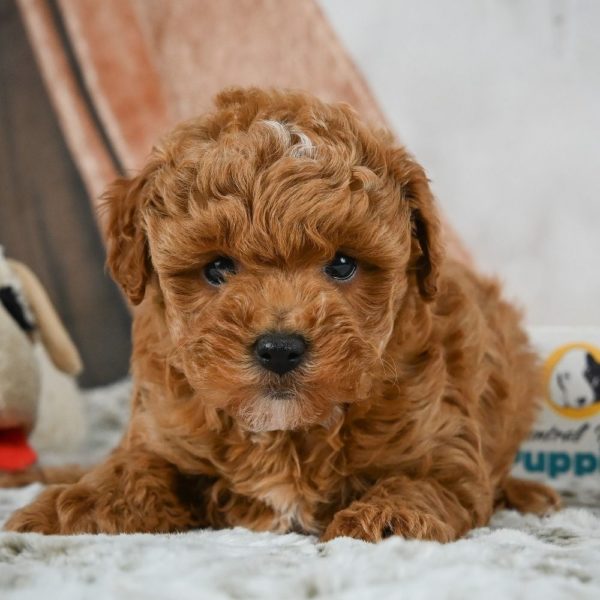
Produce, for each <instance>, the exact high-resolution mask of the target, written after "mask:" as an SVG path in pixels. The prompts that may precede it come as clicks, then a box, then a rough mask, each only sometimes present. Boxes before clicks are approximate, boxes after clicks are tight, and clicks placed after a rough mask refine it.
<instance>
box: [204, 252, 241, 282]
mask: <svg viewBox="0 0 600 600" xmlns="http://www.w3.org/2000/svg"><path fill="white" fill-rule="evenodd" d="M235 272H236V269H235V263H234V262H233V259H231V258H229V257H228V256H219V257H217V258H215V260H213V261H212V262H209V263H208V264H207V265H206V266H205V267H204V269H203V273H204V277H205V279H206V281H208V283H210V285H221V284H223V283H225V279H226V276H227V274H231V273H235Z"/></svg>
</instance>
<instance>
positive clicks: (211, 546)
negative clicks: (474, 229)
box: [0, 383, 600, 600]
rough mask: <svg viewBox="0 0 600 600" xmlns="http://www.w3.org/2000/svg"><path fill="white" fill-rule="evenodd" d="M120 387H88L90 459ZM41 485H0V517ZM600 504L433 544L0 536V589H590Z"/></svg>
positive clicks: (500, 521) (59, 458) (598, 579)
mask: <svg viewBox="0 0 600 600" xmlns="http://www.w3.org/2000/svg"><path fill="white" fill-rule="evenodd" d="M128 392H129V384H128V383H121V384H118V385H115V386H111V387H109V388H105V389H102V390H95V391H93V392H89V393H88V394H87V397H86V404H87V407H88V410H89V418H90V425H91V426H90V432H91V433H90V436H89V437H88V440H87V444H86V447H85V448H84V449H83V450H82V451H80V452H78V453H77V454H76V455H70V456H69V455H68V454H61V453H58V452H57V453H55V454H54V455H45V456H44V460H45V462H47V463H60V462H65V461H70V460H79V461H80V462H94V461H96V460H98V459H99V458H100V457H101V456H102V455H104V454H105V453H106V452H107V451H108V449H110V448H111V447H112V446H114V445H115V444H116V443H117V441H118V438H119V435H120V432H121V430H122V427H123V425H124V423H125V421H126V418H127V396H128ZM40 490H41V486H40V485H38V484H35V485H31V486H29V487H26V488H23V489H16V490H13V489H10V490H0V521H2V522H3V521H4V520H5V519H6V518H7V516H8V515H9V513H10V512H11V511H12V510H14V509H15V508H17V507H19V506H21V505H23V504H25V503H27V502H29V501H30V500H31V499H32V498H33V497H34V496H35V495H36V494H37V493H38V492H39V491H40ZM599 565H600V512H599V511H598V510H597V509H594V508H574V507H570V508H568V509H566V510H563V511H562V512H560V513H557V514H555V515H552V516H550V517H547V518H541V519H540V518H537V517H532V516H522V515H519V514H516V513H514V512H508V511H505V512H501V513H498V514H497V515H496V516H495V517H494V519H493V520H492V523H491V524H490V526H489V527H485V528H481V529H478V530H475V531H473V532H471V534H470V535H469V536H468V537H467V538H465V539H463V540H460V541H458V542H456V543H453V544H447V545H440V544H436V543H432V542H415V541H407V540H403V539H399V538H391V539H389V540H386V541H384V542H382V543H381V544H379V545H372V544H367V543H364V542H360V541H356V540H351V539H337V540H334V541H332V542H329V543H327V544H321V543H318V541H317V540H316V539H315V538H313V537H306V536H301V535H296V534H289V535H274V534H265V533H261V534H259V533H252V532H250V531H247V530H244V529H232V530H223V531H209V530H206V531H197V532H192V533H187V534H179V535H121V536H104V535H101V536H89V535H84V536H76V537H60V536H48V537H44V536H38V535H35V534H27V535H20V534H12V533H0V598H2V599H3V600H8V599H13V598H19V599H21V598H22V599H26V598H40V597H60V598H61V600H68V599H71V598H73V599H77V600H80V599H82V598H85V599H88V598H89V599H93V600H95V599H104V598H127V599H128V600H135V599H137V598H140V599H141V598H143V599H144V600H146V599H150V600H152V599H155V598H156V599H168V598H177V599H178V600H185V599H187V598H190V599H192V598H203V599H204V598H208V599H213V598H214V599H217V600H220V599H233V598H260V599H261V600H266V599H270V598H273V599H277V600H285V599H288V598H323V599H325V598H340V599H348V600H350V599H361V600H368V599H370V598H373V599H375V598H376V599H377V600H383V599H385V598H410V599H411V600H419V599H425V598H435V599H436V600H437V599H444V598H448V599H457V600H467V599H469V598H486V600H494V599H496V598H497V599H502V600H505V599H506V598H528V599H536V598H544V600H553V599H555V598H556V599H558V598H569V599H571V598H582V599H587V598H590V599H592V598H593V599H597V598H600V567H599Z"/></svg>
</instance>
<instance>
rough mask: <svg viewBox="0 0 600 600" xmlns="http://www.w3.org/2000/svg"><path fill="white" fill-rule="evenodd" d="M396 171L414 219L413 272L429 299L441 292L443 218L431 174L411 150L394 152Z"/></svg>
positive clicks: (392, 167)
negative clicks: (441, 219)
mask: <svg viewBox="0 0 600 600" xmlns="http://www.w3.org/2000/svg"><path fill="white" fill-rule="evenodd" d="M390 166H391V169H392V172H393V173H394V175H395V177H396V179H397V181H398V182H399V183H400V186H401V190H402V196H403V198H402V201H403V202H406V203H407V204H408V207H409V209H410V222H411V256H410V261H409V267H408V268H409V272H412V273H414V274H415V277H416V281H417V285H418V287H419V293H420V294H421V297H422V298H423V299H424V300H425V301H431V300H433V298H434V296H435V294H436V292H437V283H438V278H439V273H440V267H441V264H442V260H443V258H444V246H443V243H442V232H441V226H440V219H439V215H438V211H437V208H436V206H435V199H434V198H433V194H432V193H431V189H430V187H429V181H428V179H427V175H426V174H425V171H424V170H423V167H421V166H420V165H419V164H418V163H417V162H415V160H414V159H413V158H412V157H411V156H410V155H408V153H407V152H406V151H405V150H404V149H402V148H398V149H395V150H394V151H393V152H392V160H391V163H390Z"/></svg>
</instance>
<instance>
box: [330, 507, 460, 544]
mask: <svg viewBox="0 0 600 600" xmlns="http://www.w3.org/2000/svg"><path fill="white" fill-rule="evenodd" d="M392 535H399V536H402V537H405V538H407V539H418V540H434V541H438V542H450V541H452V540H454V539H456V537H457V534H456V532H455V531H454V530H453V529H452V527H450V526H449V525H446V524H445V523H443V522H442V521H440V520H439V519H437V518H436V517H434V516H432V515H428V514H424V513H420V512H418V511H414V510H410V509H405V508H401V507H398V506H395V505H394V504H385V503H376V504H369V503H366V502H354V503H352V504H351V505H350V506H349V507H348V508H346V509H344V510H341V511H339V512H338V513H336V514H335V516H334V517H333V521H331V523H330V524H329V526H328V527H327V529H326V530H325V533H324V534H323V536H322V537H321V541H323V542H328V541H329V540H332V539H334V538H336V537H352V538H355V539H359V540H364V541H366V542H380V541H381V540H382V539H384V538H387V537H390V536H392Z"/></svg>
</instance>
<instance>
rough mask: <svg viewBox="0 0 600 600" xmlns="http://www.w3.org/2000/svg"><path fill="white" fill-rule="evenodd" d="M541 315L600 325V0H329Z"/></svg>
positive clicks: (399, 125)
mask: <svg viewBox="0 0 600 600" xmlns="http://www.w3.org/2000/svg"><path fill="white" fill-rule="evenodd" d="M321 5H322V7H323V9H324V10H325V13H326V14H327V16H328V17H329V19H330V21H331V22H332V24H333V26H334V28H335V29H336V31H337V32H338V34H339V35H340V37H341V38H342V40H343V42H344V43H345V45H346V47H347V48H348V49H349V50H350V52H351V54H352V55H353V57H354V59H355V60H356V62H357V63H358V65H359V67H360V68H361V69H362V71H363V73H364V74H365V76H366V78H367V80H368V81H369V83H370V84H371V86H372V88H373V89H374V91H375V94H376V95H377V97H378V99H379V101H380V103H381V105H382V107H383V109H384V110H385V112H386V114H387V116H388V118H389V120H390V122H391V124H392V125H393V127H394V129H395V131H396V132H397V133H398V134H399V136H400V138H401V139H402V140H403V141H404V142H405V143H406V144H407V146H408V147H409V148H410V149H411V150H412V152H413V153H414V154H415V155H416V156H417V158H418V160H420V162H421V163H422V164H423V165H424V166H425V167H426V168H427V170H428V173H429V175H430V177H431V178H432V180H433V187H434V191H435V193H436V195H437V197H438V199H439V201H440V204H441V205H442V207H443V208H444V210H445V211H446V213H447V214H448V216H449V218H450V220H451V221H452V223H453V224H454V226H455V227H456V229H457V230H458V231H459V233H460V234H461V235H462V237H463V238H464V239H465V240H466V242H467V244H468V246H469V247H470V249H471V250H472V251H473V252H474V254H475V255H476V259H477V262H478V263H479V265H480V266H481V267H483V268H484V269H485V270H486V271H487V272H492V273H496V274H498V275H500V277H501V278H502V279H503V280H504V281H505V282H506V286H507V289H508V293H509V295H510V296H511V297H513V298H517V299H518V301H519V302H521V304H522V305H524V306H525V308H526V311H527V317H528V322H529V323H531V324H567V325H600V0H454V1H450V0H423V1H418V0H396V1H394V0H373V1H371V2H365V1H364V0H321Z"/></svg>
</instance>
